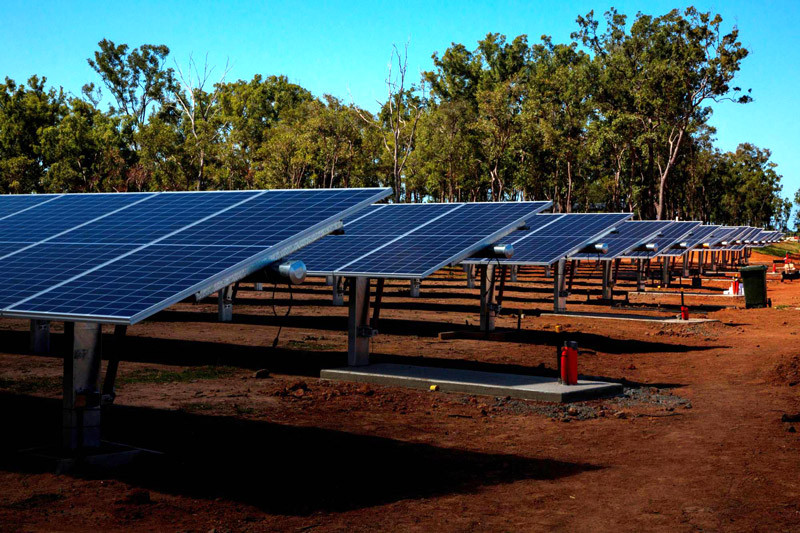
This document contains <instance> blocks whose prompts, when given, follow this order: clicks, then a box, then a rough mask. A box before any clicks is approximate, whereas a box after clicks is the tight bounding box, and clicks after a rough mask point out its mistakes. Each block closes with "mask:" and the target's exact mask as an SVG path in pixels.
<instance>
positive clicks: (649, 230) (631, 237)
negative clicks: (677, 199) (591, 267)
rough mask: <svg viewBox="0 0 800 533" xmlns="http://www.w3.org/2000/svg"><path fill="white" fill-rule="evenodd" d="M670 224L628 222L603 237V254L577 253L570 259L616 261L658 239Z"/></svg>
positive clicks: (644, 221) (657, 221)
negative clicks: (604, 247)
mask: <svg viewBox="0 0 800 533" xmlns="http://www.w3.org/2000/svg"><path fill="white" fill-rule="evenodd" d="M670 224H672V221H669V220H629V221H627V222H623V223H621V224H620V225H619V227H618V228H617V229H616V231H615V232H613V233H610V234H608V235H606V236H605V237H603V242H605V243H606V244H607V245H608V251H607V252H606V253H605V254H602V255H600V254H588V253H578V254H573V255H571V256H570V259H581V260H582V259H589V260H591V259H606V260H610V259H616V258H618V257H622V256H623V255H625V253H626V252H628V251H630V250H632V249H634V248H636V247H637V246H640V245H642V244H649V243H651V242H652V241H653V239H655V238H656V237H658V235H659V233H660V232H661V230H663V229H664V228H666V227H667V226H669V225H670Z"/></svg>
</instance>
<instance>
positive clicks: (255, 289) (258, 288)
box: [253, 282, 264, 291]
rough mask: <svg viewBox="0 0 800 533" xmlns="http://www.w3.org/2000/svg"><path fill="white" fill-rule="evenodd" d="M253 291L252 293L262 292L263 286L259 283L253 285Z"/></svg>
mask: <svg viewBox="0 0 800 533" xmlns="http://www.w3.org/2000/svg"><path fill="white" fill-rule="evenodd" d="M253 290H254V291H263V290H264V284H263V283H261V282H256V283H253Z"/></svg>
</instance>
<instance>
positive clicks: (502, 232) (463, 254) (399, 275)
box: [330, 201, 553, 279]
mask: <svg viewBox="0 0 800 533" xmlns="http://www.w3.org/2000/svg"><path fill="white" fill-rule="evenodd" d="M521 204H522V205H521ZM457 205H459V206H463V207H461V209H463V208H468V209H475V207H474V206H486V207H493V208H497V209H502V208H503V207H502V206H503V205H513V206H515V207H516V206H520V207H522V206H523V205H528V206H529V207H530V209H531V211H530V212H528V213H526V214H525V215H523V216H520V217H517V218H515V219H513V220H512V221H511V222H510V223H508V224H505V225H503V226H502V227H500V228H499V229H497V230H495V231H493V232H492V233H489V234H484V235H483V236H482V237H481V238H480V239H478V240H471V241H470V244H468V245H466V246H464V244H465V242H462V243H461V245H460V247H459V246H455V245H452V246H451V248H450V252H449V255H448V256H447V257H446V259H440V260H437V261H436V262H435V263H434V262H431V263H430V265H431V266H429V267H428V268H427V269H425V270H424V271H423V270H420V271H418V272H389V271H381V270H368V269H367V270H352V269H351V270H348V266H349V265H344V266H343V267H341V268H340V269H337V270H336V271H333V272H330V274H333V275H337V276H343V277H370V278H384V279H422V278H426V277H428V276H430V275H431V274H433V273H434V272H436V271H437V270H440V269H441V268H443V267H445V266H448V265H451V266H452V265H457V264H459V263H460V262H462V261H463V260H464V259H465V258H467V257H469V256H471V255H473V254H475V253H476V252H478V251H479V250H482V249H483V248H486V247H487V246H490V245H492V244H493V243H495V242H497V241H498V240H500V239H501V238H503V237H504V236H506V235H508V234H509V233H511V232H512V231H514V230H515V229H517V228H519V227H520V226H522V225H523V224H524V223H525V221H526V220H527V219H528V218H530V217H532V216H535V215H536V214H538V213H540V212H541V211H543V210H545V209H548V208H550V207H551V206H552V205H553V203H552V202H550V201H544V202H537V201H530V202H469V203H461V204H457ZM467 206H469V207H467ZM455 211H456V210H453V211H448V212H446V213H445V214H443V215H442V216H440V217H437V218H434V219H433V220H431V221H429V222H428V223H426V224H425V225H423V226H421V227H420V228H418V229H422V228H425V227H428V226H431V225H432V224H435V223H437V222H438V221H440V220H443V219H444V218H445V217H446V216H447V215H449V214H451V213H453V212H455ZM418 229H415V230H412V231H410V232H408V233H407V234H405V235H402V236H400V237H398V238H396V239H394V240H393V241H391V242H389V243H387V247H388V246H389V245H391V244H392V243H395V242H399V241H400V240H401V239H404V238H407V237H410V236H411V235H414V233H415V232H416V231H417V230H418ZM464 231H466V230H464ZM474 235H477V233H475V234H474ZM444 236H447V237H454V236H452V235H450V234H445V235H444ZM417 237H419V236H417ZM424 237H426V238H427V237H428V236H424ZM430 240H433V239H430ZM466 240H467V239H466V238H465V239H464V241H466ZM440 242H441V241H440ZM387 247H382V249H386V248H387ZM456 249H458V250H459V251H458V252H455V250H456ZM431 261H433V259H432V260H431ZM350 264H353V262H351V263H350Z"/></svg>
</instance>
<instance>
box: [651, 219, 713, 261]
mask: <svg viewBox="0 0 800 533" xmlns="http://www.w3.org/2000/svg"><path fill="white" fill-rule="evenodd" d="M719 228H720V226H713V225H711V226H697V227H696V228H695V229H693V230H692V231H691V232H690V233H689V234H687V235H685V236H684V237H683V239H681V240H682V241H683V242H685V243H686V246H685V247H683V248H672V249H670V250H666V251H664V252H661V255H666V256H669V257H678V256H681V255H683V254H685V253H686V252H689V251H691V250H692V249H694V248H696V247H698V246H701V245H702V244H704V243H705V242H706V240H707V239H708V238H709V237H710V236H711V234H712V233H714V231H716V230H718V229H719Z"/></svg>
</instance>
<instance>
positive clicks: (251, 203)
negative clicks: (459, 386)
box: [0, 188, 746, 324]
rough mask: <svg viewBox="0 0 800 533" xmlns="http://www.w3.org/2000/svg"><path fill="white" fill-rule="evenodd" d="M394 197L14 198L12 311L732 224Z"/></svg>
mask: <svg viewBox="0 0 800 533" xmlns="http://www.w3.org/2000/svg"><path fill="white" fill-rule="evenodd" d="M390 193H391V190H390V189H378V188H372V189H328V190H270V191H229V192H193V193H191V192H189V193H186V192H184V193H115V194H62V195H2V196H0V278H2V280H3V281H2V283H0V314H2V316H13V317H23V318H41V319H51V320H84V321H93V322H108V323H118V324H133V323H136V322H138V321H140V320H142V319H144V318H146V317H148V316H150V315H152V314H154V313H156V312H158V311H159V310H161V309H164V308H165V307H167V306H169V305H171V304H173V303H175V302H178V301H180V300H182V299H184V298H186V297H189V296H195V297H197V298H199V297H203V296H205V295H208V294H211V293H212V292H214V291H217V290H219V289H221V288H222V287H225V286H226V285H228V284H231V283H233V282H235V281H238V280H240V279H242V278H244V277H246V276H248V275H250V274H252V273H254V272H256V271H258V270H260V269H263V268H264V267H265V266H266V265H268V264H270V263H274V262H275V261H278V260H280V259H282V258H286V257H287V256H288V257H291V258H297V259H301V260H303V261H304V262H305V263H306V264H307V266H308V271H309V273H310V274H325V275H328V274H333V275H341V276H370V277H386V278H424V277H426V276H428V275H430V274H431V273H433V272H435V271H436V270H439V269H440V268H442V267H443V266H446V265H453V264H458V263H461V262H481V261H488V260H490V258H489V257H488V256H486V257H481V253H482V251H483V250H486V249H487V248H491V246H492V245H493V244H496V243H500V244H512V245H513V246H514V248H515V249H516V253H515V255H514V257H513V258H511V259H508V258H506V259H501V261H506V262H511V263H512V264H513V263H517V264H551V263H553V262H555V261H557V260H559V259H561V258H564V257H574V258H582V257H592V258H596V257H599V256H598V254H597V253H589V252H592V251H596V245H597V244H598V243H599V241H600V240H601V239H602V241H603V242H604V243H606V244H607V247H608V250H607V251H606V253H605V254H603V257H605V258H615V257H621V256H624V254H625V253H626V252H629V251H631V250H635V249H636V248H637V247H638V246H640V245H641V244H642V243H645V242H648V243H649V242H650V241H651V240H652V241H657V240H659V239H661V240H669V239H674V238H675V237H676V236H677V235H678V234H683V235H682V237H681V238H689V237H686V236H687V235H690V236H691V238H690V241H691V242H695V241H696V242H697V243H699V242H701V241H702V242H704V243H705V242H706V241H708V242H709V243H711V244H710V245H711V246H717V245H720V244H721V243H722V242H724V239H728V238H732V231H731V232H728V233H731V235H728V233H726V232H725V231H724V229H728V228H720V227H718V226H714V227H713V230H712V233H713V239H712V238H711V237H709V236H705V237H700V236H699V235H700V233H702V231H706V229H707V228H712V227H710V226H703V227H700V228H698V227H696V226H698V225H697V224H694V223H685V222H683V223H670V222H631V221H629V220H628V219H629V218H630V216H631V215H630V214H625V213H623V214H617V213H611V214H582V215H576V214H566V215H565V214H539V213H540V212H541V211H543V210H545V209H547V208H548V207H550V205H551V203H550V202H504V203H451V204H389V205H385V204H384V205H376V204H374V203H375V202H377V201H379V200H381V199H383V198H385V197H387V196H388V195H389V194H390ZM342 221H344V225H343V222H342ZM675 224H679V225H680V226H676V225H675ZM687 224H694V225H693V226H692V227H691V228H690V227H689V226H686V225H687ZM522 228H525V229H522ZM340 229H343V230H344V231H343V232H337V230H340ZM683 229H687V231H686V232H684V231H683ZM689 230H691V231H689ZM701 230H702V231H701ZM332 232H337V233H338V234H331V235H328V234H330V233H332ZM692 232H697V234H694V233H692ZM718 232H719V233H718ZM723 234H724V236H723ZM326 235H327V236H326ZM718 237H719V238H718ZM698 239H699V240H698ZM315 241H316V242H315ZM732 242H733V241H732ZM593 245H594V246H595V248H592V246H593ZM695 245H696V244H691V246H692V247H693V246H695ZM737 245H738V242H737ZM745 245H746V244H745ZM660 249H661V250H666V251H664V252H659V253H669V249H670V245H667V244H666V243H665V244H664V246H663V247H660ZM630 253H639V252H635V251H632V252H630ZM644 253H650V252H648V251H647V250H645V251H644ZM681 253H683V252H682V251H681ZM491 260H495V259H491Z"/></svg>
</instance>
